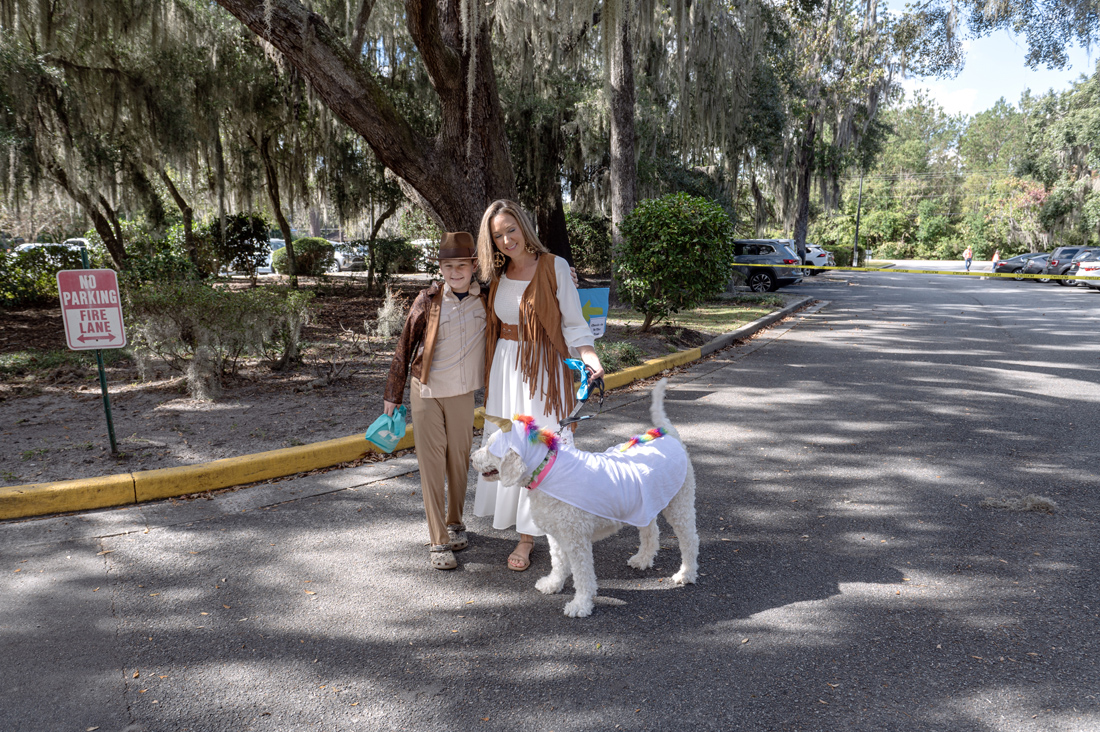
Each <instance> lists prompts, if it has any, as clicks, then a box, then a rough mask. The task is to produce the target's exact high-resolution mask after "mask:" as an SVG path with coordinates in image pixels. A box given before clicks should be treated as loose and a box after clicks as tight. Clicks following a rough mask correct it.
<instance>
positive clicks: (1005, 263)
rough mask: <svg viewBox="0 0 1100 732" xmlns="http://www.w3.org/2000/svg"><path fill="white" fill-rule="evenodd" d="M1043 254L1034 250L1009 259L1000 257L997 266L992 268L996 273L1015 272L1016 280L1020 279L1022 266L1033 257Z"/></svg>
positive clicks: (1021, 277) (1022, 271) (1022, 270)
mask: <svg viewBox="0 0 1100 732" xmlns="http://www.w3.org/2000/svg"><path fill="white" fill-rule="evenodd" d="M1041 256H1043V254H1041V253H1036V252H1028V253H1027V254H1020V255H1017V256H1015V257H1010V258H1009V259H1002V260H1001V261H999V262H997V266H996V267H994V268H993V272H994V273H996V274H1015V275H1016V279H1017V280H1022V279H1024V278H1023V276H1022V275H1023V274H1024V267H1026V266H1027V263H1028V262H1030V261H1031V260H1032V259H1034V258H1035V257H1041Z"/></svg>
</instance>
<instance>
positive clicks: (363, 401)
mask: <svg viewBox="0 0 1100 732" xmlns="http://www.w3.org/2000/svg"><path fill="white" fill-rule="evenodd" d="M426 283H427V281H426V280H424V281H418V280H416V279H406V280H404V281H402V282H401V283H400V286H399V289H398V292H399V293H400V296H401V297H403V298H404V299H405V301H406V303H407V302H409V301H410V299H411V297H412V296H414V295H415V293H416V291H417V290H418V289H419V288H420V287H423V286H424V285H425V284H426ZM364 293H365V289H364V288H363V287H361V286H356V285H355V283H354V282H351V283H350V284H347V283H341V284H338V285H336V286H331V285H329V286H327V287H326V286H322V287H320V288H317V299H316V300H315V302H316V303H317V305H318V313H317V315H316V316H315V317H314V319H313V322H312V323H311V324H310V325H309V326H307V327H306V329H305V330H304V332H303V336H302V338H303V342H304V347H303V356H304V358H303V362H302V363H301V364H299V365H298V366H297V367H296V368H294V369H293V370H290V371H286V372H275V371H272V370H271V369H270V368H268V367H266V366H264V365H262V364H260V363H248V364H245V365H244V366H243V367H242V368H241V370H240V372H239V374H238V375H236V376H234V377H230V378H228V379H227V380H226V383H225V385H224V390H223V393H222V395H221V396H220V397H219V398H218V399H217V400H216V401H211V402H205V401H197V400H194V399H191V398H189V397H188V394H187V384H186V381H185V379H184V377H183V376H181V375H179V374H176V373H172V372H170V371H168V369H167V368H165V369H163V370H162V371H161V372H160V373H158V374H157V375H156V376H157V377H156V378H153V379H151V380H147V381H144V382H143V381H141V380H140V377H139V375H138V371H137V368H136V366H135V364H134V362H133V361H132V360H131V359H129V358H125V357H123V358H113V359H108V362H109V366H108V368H107V381H108V388H109V391H110V402H111V410H112V417H113V420H114V428H115V435H116V438H117V442H118V449H119V454H118V455H117V456H113V455H112V454H111V452H110V442H109V439H108V435H107V423H106V417H105V414H104V408H103V399H102V395H101V391H100V387H99V381H98V376H97V370H96V367H95V357H94V356H93V355H92V353H91V352H86V353H83V354H80V356H79V361H78V362H77V363H64V364H62V365H60V366H57V367H56V368H50V369H42V368H34V369H28V370H27V371H25V372H24V373H15V374H12V373H7V374H0V425H2V427H0V434H2V436H3V438H4V442H3V449H2V450H0V485H19V484H24V483H40V482H47V481H55V480H67V479H72V478H85V477H92V476H98V475H109V474H113V473H123V472H131V471H138V470H153V469H157V468H166V467H174V466H179V465H188V464H194V463H202V462H207V461H210V460H216V459H219V458H226V457H235V456H238V455H245V454H248V453H254V452H262V451H265V450H274V449H277V448H282V447H290V446H294V445H301V444H306V443H310V442H318V441H321V440H327V439H332V438H336V437H346V436H348V435H351V434H354V433H356V432H363V431H364V430H365V429H366V427H367V426H368V425H369V424H370V423H371V422H372V421H373V420H374V419H375V418H376V417H377V416H378V414H379V413H380V412H381V409H382V389H383V385H384V382H385V376H386V373H387V372H388V370H389V364H390V359H391V357H392V355H393V346H394V342H395V341H396V337H394V338H391V339H389V340H388V341H385V342H375V343H374V344H373V346H372V352H371V353H369V354H360V355H359V356H357V357H355V358H354V359H345V360H346V361H348V363H347V364H346V368H345V370H344V372H343V374H342V375H341V376H340V378H338V379H336V380H335V381H334V382H333V383H331V384H329V385H325V386H320V387H317V386H311V385H310V384H311V382H316V381H317V379H318V378H319V377H321V376H324V375H325V374H326V373H328V372H329V370H330V368H331V364H332V353H333V352H334V347H335V344H336V342H337V340H338V338H339V337H341V334H342V332H343V331H342V329H343V328H351V329H353V330H359V331H362V330H363V322H364V320H373V319H374V316H375V314H376V312H377V310H378V308H379V306H380V305H381V299H380V298H377V297H368V296H367V295H366V294H364ZM654 331H655V332H653V333H652V334H648V335H645V336H641V335H639V334H638V333H637V332H636V329H634V328H630V327H629V326H623V325H614V324H612V325H609V328H608V332H607V333H606V334H605V336H604V338H605V339H607V340H609V341H611V340H627V341H630V342H632V343H634V344H635V345H636V346H637V347H638V348H639V349H641V350H642V351H643V352H644V353H645V354H646V358H653V357H655V356H659V355H665V354H667V353H668V352H669V351H670V350H676V349H682V348H690V347H692V346H696V345H700V344H701V343H704V342H706V341H707V340H709V338H710V337H712V336H713V335H715V334H709V333H700V332H696V331H692V330H689V329H682V328H678V329H675V330H674V329H672V328H656V329H654ZM345 337H346V336H345ZM30 349H35V350H38V351H58V350H64V349H65V341H64V332H63V327H62V323H61V314H60V310H59V309H58V308H44V309H33V310H22V311H16V312H13V311H4V312H0V356H2V355H3V354H10V353H14V352H17V351H25V350H30ZM112 355H117V354H112ZM341 363H342V362H341ZM478 403H479V404H480V403H481V399H480V395H479V399H478Z"/></svg>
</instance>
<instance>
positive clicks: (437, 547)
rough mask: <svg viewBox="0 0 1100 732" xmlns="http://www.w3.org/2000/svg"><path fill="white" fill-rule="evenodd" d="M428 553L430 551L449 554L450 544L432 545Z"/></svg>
mask: <svg viewBox="0 0 1100 732" xmlns="http://www.w3.org/2000/svg"><path fill="white" fill-rule="evenodd" d="M428 551H430V552H449V551H451V545H450V544H432V548H431V549H429V550H428Z"/></svg>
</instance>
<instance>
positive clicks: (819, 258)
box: [802, 242, 836, 277]
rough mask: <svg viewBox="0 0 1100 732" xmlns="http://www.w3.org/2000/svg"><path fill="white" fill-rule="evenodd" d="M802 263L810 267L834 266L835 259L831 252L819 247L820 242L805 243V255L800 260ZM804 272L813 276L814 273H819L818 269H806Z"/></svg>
mask: <svg viewBox="0 0 1100 732" xmlns="http://www.w3.org/2000/svg"><path fill="white" fill-rule="evenodd" d="M802 263H803V264H805V265H809V266H811V267H835V266H836V259H835V258H834V257H833V253H832V252H830V251H826V250H825V249H822V248H821V245H820V244H810V243H809V242H807V243H806V257H805V258H804V259H803V260H802ZM806 274H808V275H810V276H811V277H813V276H814V275H819V274H821V270H820V269H808V270H806Z"/></svg>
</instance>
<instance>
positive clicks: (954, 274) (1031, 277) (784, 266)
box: [733, 262, 1100, 280]
mask: <svg viewBox="0 0 1100 732" xmlns="http://www.w3.org/2000/svg"><path fill="white" fill-rule="evenodd" d="M733 266H734V267H774V268H777V269H820V270H823V271H833V272H903V273H907V274H928V275H933V274H934V275H951V276H952V277H1008V278H1011V279H1014V280H1015V279H1029V280H1040V279H1041V280H1100V276H1096V277H1079V276H1077V275H1051V274H1020V273H1017V272H1005V273H1002V272H948V271H945V270H936V269H899V268H897V267H818V266H816V265H809V264H756V263H753V264H749V263H742V262H737V263H735V264H734V265H733Z"/></svg>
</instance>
